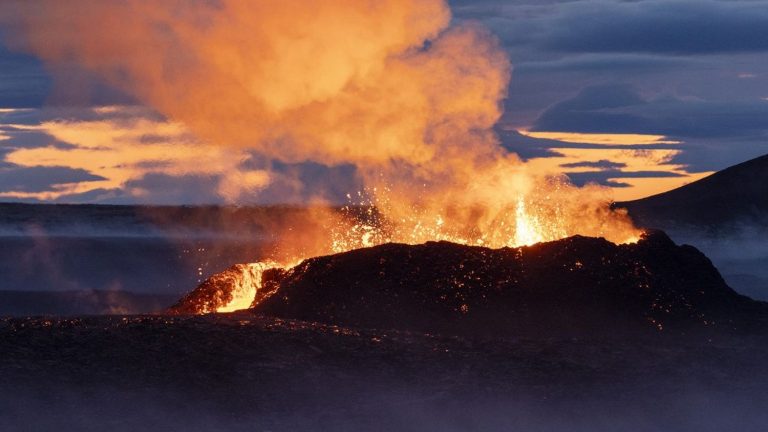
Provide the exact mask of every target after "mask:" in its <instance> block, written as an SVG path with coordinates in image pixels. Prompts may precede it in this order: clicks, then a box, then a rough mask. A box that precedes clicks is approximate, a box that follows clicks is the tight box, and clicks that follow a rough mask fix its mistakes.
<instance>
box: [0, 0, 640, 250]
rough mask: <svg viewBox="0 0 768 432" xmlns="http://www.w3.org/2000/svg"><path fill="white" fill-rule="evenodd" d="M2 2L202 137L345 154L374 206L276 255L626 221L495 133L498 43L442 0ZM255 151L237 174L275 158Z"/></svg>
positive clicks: (600, 195) (37, 35) (80, 62)
mask: <svg viewBox="0 0 768 432" xmlns="http://www.w3.org/2000/svg"><path fill="white" fill-rule="evenodd" d="M0 12H2V13H1V14H0V16H2V17H3V18H1V19H2V20H4V21H5V22H3V23H2V24H3V25H4V27H6V29H7V32H6V33H7V34H6V36H7V38H8V40H9V42H10V43H11V44H12V45H13V46H14V47H15V48H17V49H20V50H24V51H28V52H32V53H34V54H35V55H37V56H39V57H40V58H42V59H43V60H44V61H45V62H46V64H47V65H48V67H49V68H50V70H51V71H53V72H54V73H56V72H57V71H60V70H63V69H65V68H68V67H69V68H71V67H72V65H73V64H74V65H77V67H79V68H83V69H85V70H87V71H89V72H91V73H95V74H96V75H98V76H99V77H101V78H102V79H104V80H105V81H106V82H108V83H110V84H111V85H113V86H115V87H117V88H119V89H121V90H122V91H124V92H126V93H128V94H130V95H133V96H134V97H136V98H137V99H138V100H139V101H141V102H142V103H144V104H146V105H148V106H151V107H152V108H154V109H155V110H157V111H158V112H159V113H161V114H163V115H164V116H166V117H167V118H169V119H171V120H173V121H177V122H180V123H183V124H184V125H186V127H188V128H189V129H190V130H191V131H192V132H193V133H194V134H195V135H196V136H197V137H199V138H200V139H201V140H202V141H205V142H208V143H214V144H217V145H222V146H232V147H233V148H234V149H238V151H243V150H247V151H248V154H250V155H252V159H253V160H258V161H282V162H287V163H294V162H302V161H308V160H311V161H316V162H320V163H323V164H326V165H339V164H352V165H354V166H355V167H356V168H357V173H358V175H359V176H360V178H361V180H362V181H363V184H364V185H365V191H364V192H363V193H362V194H359V195H355V194H353V195H351V196H353V197H360V201H362V203H364V204H372V205H374V206H375V207H376V209H377V213H376V214H377V215H380V216H381V218H380V220H379V223H377V224H374V225H375V226H374V225H371V224H368V225H366V224H358V225H355V226H350V225H345V224H344V223H343V222H341V221H340V220H339V216H338V215H337V214H334V213H332V212H321V214H322V217H323V220H324V223H321V224H314V225H313V226H316V227H322V228H319V229H317V228H316V229H306V230H304V231H303V232H302V233H301V234H300V235H298V234H296V233H295V231H294V234H293V237H292V238H293V239H294V240H296V239H298V243H300V244H299V245H297V244H296V241H286V242H283V243H285V247H284V250H283V251H280V252H279V253H277V254H276V255H281V256H276V257H275V258H276V259H282V260H295V259H298V258H302V257H306V256H308V255H318V254H326V253H329V252H339V251H342V250H347V249H351V248H355V247H360V246H370V245H373V244H378V243H383V242H388V241H397V242H404V243H421V242H424V241H426V240H451V241H455V242H458V243H464V244H482V245H485V246H490V247H502V246H513V245H522V244H531V243H535V242H538V241H543V240H553V239H558V238H562V237H566V236H569V235H574V234H583V235H589V236H600V237H606V238H607V239H609V240H611V241H614V242H627V241H632V240H635V239H637V237H638V232H637V230H636V229H635V228H634V227H633V226H632V225H631V223H630V222H629V220H628V218H627V217H626V215H624V214H620V213H615V212H611V211H610V210H609V209H608V207H607V202H608V201H609V198H608V197H607V196H606V195H605V192H604V190H601V189H599V188H597V187H588V188H582V189H576V188H574V187H572V186H570V185H569V184H567V183H566V182H565V181H563V180H562V178H560V177H557V176H553V175H552V174H553V173H532V172H529V171H528V170H527V169H526V166H525V164H523V163H521V162H520V161H519V159H518V158H517V157H516V156H515V155H514V154H510V153H507V152H506V151H505V150H503V149H502V148H501V147H500V146H499V143H498V141H497V137H496V135H495V134H494V132H493V129H492V127H493V126H494V124H495V123H496V122H497V121H498V119H499V117H500V116H501V113H502V108H501V101H502V100H503V98H504V97H505V95H506V93H507V86H508V83H509V78H510V72H511V66H510V63H509V60H508V58H507V56H506V54H505V53H504V51H503V50H502V49H501V48H500V47H499V46H498V43H497V41H496V39H495V38H494V37H493V36H492V35H491V34H490V33H488V32H487V31H486V30H485V29H483V28H481V27H480V26H479V25H476V24H472V23H451V15H450V10H449V8H448V6H447V5H446V4H445V3H444V2H443V1H440V0H418V1H415V0H414V1H408V0H381V1H359V0H327V1H312V2H307V1H305V0H280V1H251V0H217V1H204V0H169V1H163V2H155V1H142V0H126V1H120V2H92V1H87V0H72V1H67V2H61V1H57V0H18V1H14V0H11V1H5V2H3V5H2V6H0ZM233 154H238V152H235V151H233ZM233 157H234V156H233ZM268 166H269V162H265V163H264V167H265V168H264V172H263V174H264V175H262V176H256V177H250V178H257V179H260V180H259V182H256V183H255V184H254V183H253V182H251V183H249V184H244V185H243V187H252V186H254V185H255V186H259V185H260V186H264V185H266V184H268V183H269V182H270V181H271V179H274V176H277V175H279V174H275V173H273V172H270V171H269V169H268ZM280 175H282V174H280ZM224 192H227V193H232V187H231V185H228V186H227V188H226V191H224ZM322 198H323V197H318V200H322ZM352 203H354V204H358V203H359V202H357V198H354V199H353V200H352ZM328 227H336V231H335V233H332V234H329V231H328V229H327V228H328ZM294 228H295V227H294ZM299 228H301V227H299ZM307 231H309V232H307Z"/></svg>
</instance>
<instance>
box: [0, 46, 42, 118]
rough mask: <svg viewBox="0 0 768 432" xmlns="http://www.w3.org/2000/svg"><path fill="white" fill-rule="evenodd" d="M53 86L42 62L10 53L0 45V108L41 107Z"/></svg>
mask: <svg viewBox="0 0 768 432" xmlns="http://www.w3.org/2000/svg"><path fill="white" fill-rule="evenodd" d="M51 84H52V81H51V78H50V76H48V74H47V73H46V72H45V70H44V69H43V67H42V64H41V62H40V60H38V59H36V58H35V57H32V56H29V55H24V54H18V53H14V52H10V51H9V50H8V49H7V48H6V47H4V46H3V45H2V44H0V107H2V108H28V107H39V106H41V105H42V104H43V102H44V101H45V99H46V98H47V96H48V92H49V91H50V89H51Z"/></svg>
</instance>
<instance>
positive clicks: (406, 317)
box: [173, 231, 767, 337]
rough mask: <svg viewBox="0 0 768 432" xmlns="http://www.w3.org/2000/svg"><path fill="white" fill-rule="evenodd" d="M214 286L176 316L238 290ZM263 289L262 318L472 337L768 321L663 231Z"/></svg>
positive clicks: (344, 258) (452, 248) (429, 246)
mask: <svg viewBox="0 0 768 432" xmlns="http://www.w3.org/2000/svg"><path fill="white" fill-rule="evenodd" d="M230 271H231V270H230ZM213 280H216V277H214V278H212V279H211V280H209V281H207V282H206V283H204V284H203V285H201V287H200V288H198V290H196V291H194V292H193V293H191V294H190V295H188V296H187V297H185V298H184V299H182V301H181V302H180V303H179V304H177V305H176V306H175V307H174V309H173V311H175V312H177V313H185V312H186V313H190V312H195V311H196V310H197V309H198V308H199V306H198V303H195V302H194V300H195V299H200V298H205V297H206V296H210V293H211V292H218V291H224V292H225V294H224V295H226V291H227V289H228V287H229V286H231V285H232V284H219V285H216V284H213V283H212V282H211V281H213ZM263 281H264V284H263V285H264V287H265V290H263V291H264V292H261V293H257V295H256V300H255V301H254V305H253V310H254V311H256V312H258V313H260V314H265V315H269V316H274V317H280V318H290V319H299V320H305V321H311V322H321V323H326V324H334V325H343V326H353V327H357V328H378V329H400V330H411V331H422V332H433V333H442V334H457V335H469V336H472V335H474V336H495V335H513V336H526V337H541V336H545V337H549V336H552V337H561V336H566V335H582V334H589V335H606V336H608V335H613V334H625V333H626V332H635V331H641V332H643V331H667V332H670V331H673V332H683V333H684V332H690V331H698V330H704V331H710V330H712V329H718V330H727V331H734V330H735V331H740V332H741V331H754V330H759V329H762V328H763V327H764V323H765V321H766V320H765V317H766V315H767V310H766V305H765V304H764V303H760V302H755V301H753V300H750V299H749V298H746V297H744V296H741V295H739V294H737V293H736V292H734V291H733V290H732V289H731V288H729V287H728V286H727V285H726V283H725V282H724V281H723V279H722V277H721V276H720V274H719V273H718V271H717V269H715V267H714V266H713V265H712V263H711V262H710V261H709V259H707V258H706V257H705V256H704V255H703V254H702V253H701V252H699V251H698V250H697V249H695V248H694V247H691V246H686V245H683V246H679V245H676V244H674V242H672V241H671V240H670V239H669V238H668V237H667V236H666V235H665V234H664V233H663V232H660V231H654V232H649V233H647V234H645V235H644V237H643V238H642V239H641V240H640V241H639V242H638V243H635V244H626V245H616V244H613V243H611V242H608V241H606V240H604V239H599V238H588V237H580V236H575V237H570V238H566V239H562V240H558V241H553V242H547V243H540V244H537V245H533V246H528V247H520V248H502V249H488V248H484V247H473V246H463V245H458V244H454V243H449V242H429V243H425V244H422V245H404V244H385V245H381V246H376V247H372V248H365V249H358V250H354V251H350V252H345V253H341V254H336V255H330V256H323V257H317V258H311V259H308V260H306V261H304V262H302V263H301V264H299V265H298V266H296V267H294V268H292V269H290V270H287V271H284V270H275V271H272V272H268V273H265V275H264V279H263Z"/></svg>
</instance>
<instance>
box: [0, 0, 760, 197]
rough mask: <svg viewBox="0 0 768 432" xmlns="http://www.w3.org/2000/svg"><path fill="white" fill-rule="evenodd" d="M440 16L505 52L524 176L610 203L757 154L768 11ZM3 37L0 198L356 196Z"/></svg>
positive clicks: (353, 178) (566, 5)
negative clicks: (590, 188)
mask: <svg viewBox="0 0 768 432" xmlns="http://www.w3.org/2000/svg"><path fill="white" fill-rule="evenodd" d="M449 3H450V6H451V9H452V12H453V16H452V20H453V22H455V23H469V22H479V23H480V24H482V25H483V26H485V27H487V28H489V29H490V31H491V32H492V33H493V34H494V35H495V36H496V37H497V38H498V40H499V43H500V44H501V46H502V47H503V49H504V50H505V51H506V52H507V53H508V55H509V58H510V60H511V62H512V66H513V71H512V79H511V82H510V85H509V92H508V95H507V97H506V99H505V100H504V102H503V105H504V114H503V115H502V117H501V119H500V120H499V121H498V123H497V124H496V127H495V129H496V131H497V133H498V137H499V145H501V146H503V147H504V148H506V149H507V150H509V151H511V152H515V153H517V154H518V155H519V157H520V158H521V159H523V160H524V161H526V163H527V166H528V169H531V170H542V171H546V170H549V171H559V172H562V173H565V174H566V175H567V176H568V177H569V178H570V180H571V181H572V182H573V183H574V184H576V185H579V186H580V185H585V184H588V183H597V184H600V185H603V186H605V187H607V188H610V190H611V192H612V196H613V198H614V199H616V200H618V201H620V200H629V199H636V198H641V197H644V196H648V195H652V194H655V193H659V192H663V191H665V190H669V189H672V188H675V187H679V186H681V185H684V184H686V183H689V182H691V181H695V180H697V179H699V178H702V177H704V176H706V175H708V174H710V173H712V172H713V171H716V170H720V169H723V168H726V167H728V166H731V165H733V164H736V163H739V162H743V161H746V160H748V159H751V158H754V157H757V156H760V155H763V154H766V153H768V139H766V138H767V137H768V58H767V57H766V54H768V0H667V1H657V0H647V1H646V0H637V1H621V0H571V1H558V0H509V1H501V0H476V1H470V0H453V1H450V2H449ZM6 18H7V17H6ZM2 21H3V20H2V19H0V22H2ZM8 31H9V30H8V29H7V28H6V29H2V27H0V200H4V201H25V202H41V201H42V202H69V203H112V204H130V203H146V204H209V203H250V202H258V203H267V204H272V203H280V202H284V201H291V202H306V201H309V200H312V199H313V197H316V196H318V194H322V195H323V196H325V197H326V198H327V199H328V200H330V201H341V202H343V201H344V197H345V196H346V194H347V193H348V192H350V191H354V190H357V189H359V188H360V187H361V185H360V180H359V178H358V176H357V175H356V172H355V167H354V166H353V165H349V164H344V163H341V164H335V165H333V164H323V163H319V162H316V161H312V160H306V161H296V160H294V161H288V162H284V161H280V160H265V159H264V158H263V157H261V156H260V155H258V154H253V153H249V152H248V151H247V150H238V151H237V152H234V151H233V150H232V149H231V148H228V147H222V146H219V145H216V143H210V142H204V141H202V140H200V139H199V138H197V137H196V136H195V135H194V134H192V133H191V132H190V130H189V129H188V128H187V127H186V126H185V125H184V124H182V123H180V122H178V121H176V120H174V119H172V118H167V117H165V116H162V115H160V114H158V113H157V112H156V111H154V110H153V109H151V108H149V107H148V106H144V105H142V104H141V103H140V102H139V101H138V100H137V99H136V98H135V97H134V96H132V95H130V94H126V93H125V92H122V91H120V90H117V89H115V88H112V87H110V85H108V84H107V83H105V82H104V81H103V80H101V79H100V78H99V77H98V76H96V75H95V74H93V73H91V72H89V71H87V70H86V69H87V68H83V67H80V65H76V64H73V65H70V66H68V67H64V68H62V67H59V68H57V69H56V71H55V73H52V71H51V70H50V68H49V67H48V66H47V65H45V64H44V63H43V62H42V61H41V60H40V59H38V58H36V57H34V56H32V55H29V54H24V53H20V52H17V51H14V49H13V47H11V46H10V44H9V43H6V41H5V39H4V38H3V35H4V34H6V33H7V32H8ZM265 170H266V171H268V172H270V173H273V175H270V177H269V179H267V178H266V177H265V174H264V172H266V171H265Z"/></svg>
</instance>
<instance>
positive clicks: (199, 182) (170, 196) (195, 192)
mask: <svg viewBox="0 0 768 432" xmlns="http://www.w3.org/2000/svg"><path fill="white" fill-rule="evenodd" d="M219 181H220V178H219V177H218V176H204V175H180V176H174V175H169V174H164V173H159V172H153V173H148V174H146V175H144V176H143V177H142V178H139V179H134V180H129V181H127V182H126V183H125V189H126V190H129V191H137V190H146V191H151V193H147V194H146V200H145V201H142V202H144V203H145V204H171V205H175V204H191V205H203V204H211V203H218V202H221V197H220V196H219V193H218V185H219Z"/></svg>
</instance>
